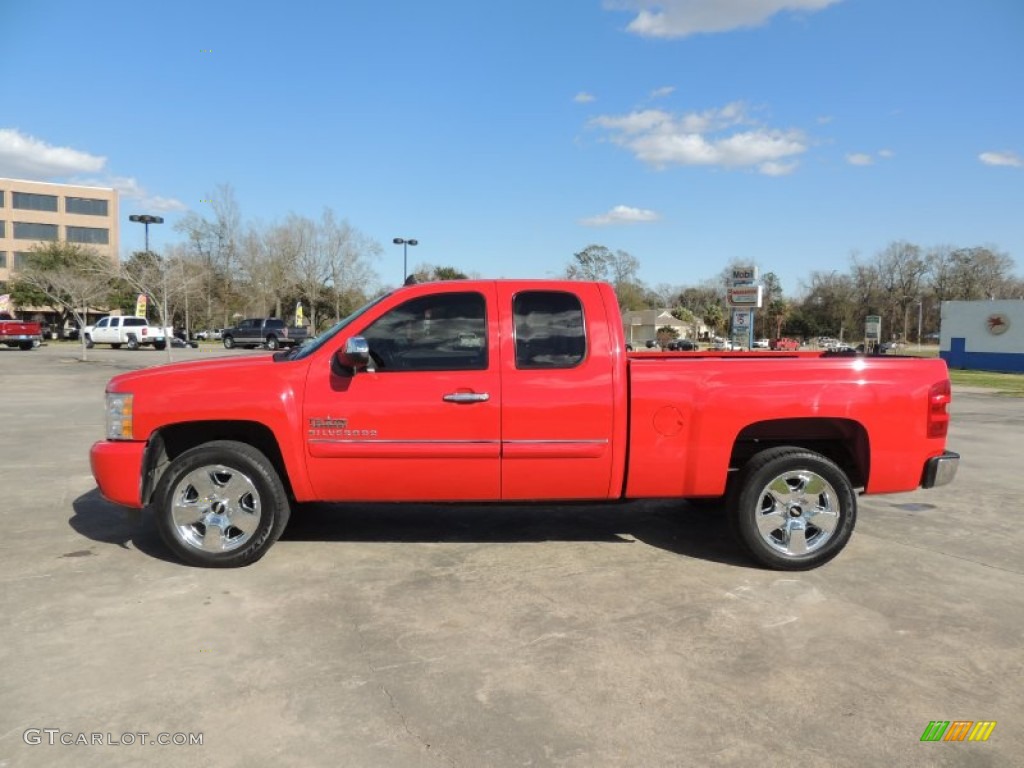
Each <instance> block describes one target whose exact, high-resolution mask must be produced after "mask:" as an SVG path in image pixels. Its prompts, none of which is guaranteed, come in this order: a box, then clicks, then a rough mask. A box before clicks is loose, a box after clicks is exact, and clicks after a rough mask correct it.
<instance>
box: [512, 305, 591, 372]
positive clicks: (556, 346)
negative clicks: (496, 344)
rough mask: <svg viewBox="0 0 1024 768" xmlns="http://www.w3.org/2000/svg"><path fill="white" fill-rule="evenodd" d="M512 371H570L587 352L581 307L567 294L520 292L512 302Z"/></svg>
mask: <svg viewBox="0 0 1024 768" xmlns="http://www.w3.org/2000/svg"><path fill="white" fill-rule="evenodd" d="M512 317H513V320H514V322H515V333H516V368H573V367H575V366H577V365H579V364H580V363H581V362H582V361H583V358H584V356H585V355H586V351H587V338H586V334H585V333H584V325H583V307H582V306H581V305H580V300H579V299H578V298H577V297H576V296H575V295H574V294H571V293H565V292H562V291H523V292H522V293H519V294H516V296H515V298H514V299H513V300H512Z"/></svg>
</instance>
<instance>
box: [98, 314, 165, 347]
mask: <svg viewBox="0 0 1024 768" xmlns="http://www.w3.org/2000/svg"><path fill="white" fill-rule="evenodd" d="M97 344H109V345H110V346H111V347H112V348H114V349H120V348H121V346H122V345H123V346H126V347H128V349H138V348H139V347H140V346H152V347H153V348H155V349H164V348H165V347H166V346H167V335H166V333H165V332H164V329H162V328H155V327H153V326H151V325H150V324H149V321H148V320H147V319H146V318H144V317H132V316H130V315H125V316H123V317H117V316H111V317H104V318H102V319H101V320H100V321H99V322H98V323H96V325H90V326H88V327H87V328H86V329H85V346H87V347H89V348H90V349H91V348H92V347H94V346H95V345H97Z"/></svg>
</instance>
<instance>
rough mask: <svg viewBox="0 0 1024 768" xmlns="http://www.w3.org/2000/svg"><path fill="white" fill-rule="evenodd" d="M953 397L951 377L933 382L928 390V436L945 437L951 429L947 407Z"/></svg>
mask: <svg viewBox="0 0 1024 768" xmlns="http://www.w3.org/2000/svg"><path fill="white" fill-rule="evenodd" d="M952 399H953V396H952V391H951V390H950V386H949V379H946V380H945V381H940V382H939V383H938V384H932V386H931V389H929V390H928V437H945V436H946V433H947V432H948V431H949V412H948V411H947V408H948V406H949V402H950V400H952Z"/></svg>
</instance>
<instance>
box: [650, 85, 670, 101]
mask: <svg viewBox="0 0 1024 768" xmlns="http://www.w3.org/2000/svg"><path fill="white" fill-rule="evenodd" d="M675 90H676V87H675V86H674V85H663V86H661V88H655V89H654V90H653V91H651V98H652V99H663V98H665V97H666V96H671V95H672V93H673V92H674V91H675Z"/></svg>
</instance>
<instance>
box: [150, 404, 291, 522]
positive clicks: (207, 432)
mask: <svg viewBox="0 0 1024 768" xmlns="http://www.w3.org/2000/svg"><path fill="white" fill-rule="evenodd" d="M214 440H234V441H237V442H239V443H245V444H247V445H251V446H252V447H253V448H256V449H257V450H258V451H260V452H261V453H262V454H263V455H264V456H266V457H267V459H268V460H269V461H270V463H271V464H272V465H273V466H274V469H275V470H276V471H277V473H278V475H279V476H280V478H281V482H282V483H283V484H284V487H285V490H286V491H287V493H288V495H289V497H292V498H294V493H293V492H292V486H291V480H290V478H289V475H288V468H287V466H286V465H285V461H284V456H283V455H282V453H281V446H280V444H279V443H278V440H277V436H276V435H275V434H274V432H273V431H272V430H271V429H270V427H268V426H267V425H266V424H261V423H260V422H258V421H192V422H183V423H179V424H169V425H167V426H165V427H161V428H160V429H159V430H157V431H156V432H154V433H153V434H152V435H151V436H150V438H149V443H148V445H147V446H146V453H145V456H144V457H143V462H142V503H143V504H148V503H150V502H151V501H152V500H153V493H154V492H155V491H156V488H157V486H158V485H159V483H160V478H161V477H163V474H164V472H166V471H167V467H168V466H169V465H170V463H171V462H172V461H173V460H174V459H175V458H177V457H178V456H180V455H181V454H182V453H184V452H185V451H187V450H189V449H191V448H195V447H196V446H199V445H202V444H204V443H210V442H213V441H214Z"/></svg>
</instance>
